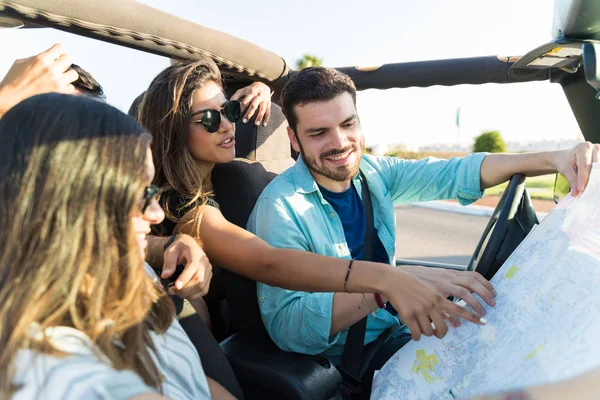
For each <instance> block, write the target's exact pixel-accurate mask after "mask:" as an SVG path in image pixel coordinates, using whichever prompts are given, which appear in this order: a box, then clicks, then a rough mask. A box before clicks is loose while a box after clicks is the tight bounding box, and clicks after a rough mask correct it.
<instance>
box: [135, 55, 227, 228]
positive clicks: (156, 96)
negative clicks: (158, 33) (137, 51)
mask: <svg viewBox="0 0 600 400" xmlns="http://www.w3.org/2000/svg"><path fill="white" fill-rule="evenodd" d="M209 81H212V82H215V83H216V84H217V85H219V86H222V83H221V73H220V72H219V69H218V68H217V65H216V64H215V63H214V62H213V61H212V60H211V59H210V58H201V59H199V60H195V61H182V62H180V63H177V64H175V65H173V66H171V67H168V68H167V69H165V70H164V71H162V72H161V73H160V74H158V76H156V78H154V80H153V81H152V83H151V84H150V86H149V87H148V90H146V93H145V94H144V96H143V98H142V100H141V102H140V104H139V106H138V112H137V120H138V121H139V122H140V124H142V125H143V126H144V127H145V128H146V129H147V130H148V131H149V132H150V133H151V134H152V155H153V157H154V165H155V168H156V176H155V179H154V181H155V184H157V185H158V186H161V187H165V188H166V189H171V190H172V191H174V192H176V193H177V194H178V195H179V196H181V197H183V198H184V199H186V202H185V204H184V205H183V207H182V208H186V209H193V208H195V209H196V211H197V214H196V215H195V217H194V218H193V219H192V220H193V221H195V222H196V224H198V223H199V221H200V218H199V216H200V215H199V213H200V211H201V209H202V207H200V205H202V204H203V203H204V202H205V200H206V196H207V195H209V193H206V192H205V191H203V187H204V186H205V180H206V179H210V176H207V171H206V170H205V169H204V168H203V167H202V166H201V165H199V164H198V163H197V162H196V160H195V159H194V157H193V156H192V154H191V153H190V151H189V149H188V145H187V143H188V134H189V118H190V112H191V107H192V98H193V96H194V92H195V91H196V90H197V89H199V88H201V87H202V86H203V85H204V84H205V83H206V82H209ZM168 193H169V192H167V195H168ZM166 200H167V201H165V203H164V205H165V213H166V216H167V218H169V219H170V220H172V221H174V222H177V221H178V218H177V216H176V215H175V214H176V213H174V211H175V212H176V211H178V210H170V209H169V202H168V198H166ZM197 228H198V225H196V227H195V229H197Z"/></svg>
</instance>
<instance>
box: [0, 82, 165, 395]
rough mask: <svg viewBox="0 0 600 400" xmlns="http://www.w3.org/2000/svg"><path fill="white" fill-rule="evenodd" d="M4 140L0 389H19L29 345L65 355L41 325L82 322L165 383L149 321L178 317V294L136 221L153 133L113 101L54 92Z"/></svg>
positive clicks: (120, 357) (116, 356) (3, 125)
mask: <svg viewBox="0 0 600 400" xmlns="http://www.w3.org/2000/svg"><path fill="white" fill-rule="evenodd" d="M0 140H1V142H2V145H1V146H0V282H1V283H2V286H1V287H0V371H2V374H0V397H3V396H6V397H10V395H11V393H12V392H13V391H14V390H15V387H14V386H13V381H12V380H13V374H14V365H13V363H14V359H15V356H16V354H17V352H18V351H19V350H20V349H32V350H34V351H37V352H42V353H47V354H51V355H56V356H62V355H63V354H62V353H61V352H60V351H58V350H57V349H56V348H54V347H53V345H52V343H51V342H50V341H49V340H48V339H47V338H44V339H42V340H38V339H35V338H33V337H32V336H31V335H30V334H28V330H29V329H30V328H31V327H32V325H37V326H39V328H40V330H41V331H42V332H44V329H46V328H48V327H53V326H69V327H73V328H75V329H77V330H79V331H81V332H83V333H85V334H86V335H88V336H89V337H90V339H91V341H92V342H93V343H94V344H95V345H96V346H97V347H98V349H99V350H100V351H101V352H102V353H104V355H106V356H107V357H108V358H109V359H110V361H111V363H112V365H113V367H114V368H116V369H119V370H121V369H131V370H133V371H134V372H136V373H137V374H138V375H139V376H141V377H142V378H143V380H144V381H145V382H146V383H147V384H148V385H150V386H153V387H155V388H160V376H159V373H158V370H157V368H156V366H155V364H154V362H153V360H152V358H151V355H150V354H151V352H152V351H153V350H154V347H153V344H152V340H151V338H150V335H149V331H150V330H154V331H156V332H158V333H162V332H164V331H166V329H168V327H169V326H170V324H171V322H172V319H173V306H172V305H171V304H170V299H169V298H168V296H167V295H166V294H165V293H164V290H162V289H161V288H159V287H157V286H156V285H155V284H154V283H153V282H152V280H151V279H150V278H149V277H148V275H147V274H146V272H145V270H144V265H143V260H142V259H141V256H140V252H139V247H138V245H137V244H136V241H135V236H134V232H133V227H132V222H131V219H132V217H133V216H134V215H135V214H134V213H139V212H140V209H139V207H140V199H141V195H142V192H143V187H144V185H145V184H146V182H145V179H147V178H146V177H145V176H144V174H145V172H144V171H145V157H146V153H147V149H148V146H149V145H150V141H151V138H150V136H149V135H148V134H147V133H145V132H144V130H143V128H142V127H141V126H139V125H138V124H137V123H136V122H135V121H134V120H133V119H131V118H129V117H127V116H126V115H124V114H123V113H121V112H120V111H118V110H116V109H115V108H113V107H110V106H108V105H106V104H104V103H100V102H98V101H95V100H91V99H88V98H84V97H83V96H78V97H75V96H67V95H61V94H46V95H40V96H35V97H32V98H30V99H28V100H25V101H23V102H22V103H20V104H18V105H17V106H15V107H14V108H13V109H11V110H10V111H9V112H8V113H6V114H5V115H4V116H3V117H2V119H0ZM115 339H118V340H119V341H120V343H117V344H116V343H115Z"/></svg>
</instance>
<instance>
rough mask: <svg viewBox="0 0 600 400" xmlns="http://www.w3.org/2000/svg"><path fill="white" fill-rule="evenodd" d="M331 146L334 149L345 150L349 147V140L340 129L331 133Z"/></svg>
mask: <svg viewBox="0 0 600 400" xmlns="http://www.w3.org/2000/svg"><path fill="white" fill-rule="evenodd" d="M330 145H331V147H332V148H334V149H343V148H344V147H346V146H347V145H348V138H347V137H346V134H345V133H344V132H343V131H342V130H341V129H340V128H339V127H338V128H335V129H333V130H332V131H331V135H330Z"/></svg>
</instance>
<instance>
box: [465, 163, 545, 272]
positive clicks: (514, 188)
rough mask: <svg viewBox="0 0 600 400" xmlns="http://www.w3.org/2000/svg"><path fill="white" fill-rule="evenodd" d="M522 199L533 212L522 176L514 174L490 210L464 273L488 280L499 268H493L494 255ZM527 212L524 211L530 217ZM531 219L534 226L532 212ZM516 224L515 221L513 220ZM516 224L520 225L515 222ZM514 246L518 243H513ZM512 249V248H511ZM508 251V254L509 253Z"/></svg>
mask: <svg viewBox="0 0 600 400" xmlns="http://www.w3.org/2000/svg"><path fill="white" fill-rule="evenodd" d="M524 199H525V200H526V202H527V204H526V205H524V206H525V207H529V209H531V210H533V207H531V201H530V199H529V195H528V194H527V191H526V189H525V176H524V175H523V174H517V175H514V176H513V177H512V178H511V179H510V182H509V184H508V186H507V188H506V189H505V190H504V193H503V194H502V197H501V198H500V201H499V202H498V205H497V206H496V208H495V209H494V212H493V213H492V216H491V218H490V220H489V222H488V224H487V226H486V228H485V230H484V232H483V234H482V236H481V239H479V243H478V244H477V247H476V248H475V252H474V253H473V257H472V258H471V261H470V262H469V265H468V267H467V271H477V272H479V273H480V274H481V275H483V277H484V278H486V279H488V280H490V279H491V278H492V277H493V276H494V274H495V273H496V271H497V270H498V269H499V268H500V266H501V265H496V264H498V263H497V255H498V252H499V251H500V248H501V246H502V244H503V243H504V241H505V239H506V234H507V232H508V230H509V229H510V227H511V225H512V223H513V222H514V221H515V220H516V218H515V215H516V214H517V212H518V211H519V208H520V207H519V206H520V205H521V204H522V202H523V200H524ZM529 209H527V210H526V211H527V212H529V214H531V212H530V211H529ZM533 218H534V219H535V223H537V217H535V212H534V211H533ZM517 222H519V221H518V220H517ZM519 224H520V222H519ZM521 228H523V230H524V231H525V234H527V233H529V230H530V228H529V229H527V228H525V227H523V226H521ZM517 245H518V243H517ZM511 250H512V249H511ZM511 252H512V251H511Z"/></svg>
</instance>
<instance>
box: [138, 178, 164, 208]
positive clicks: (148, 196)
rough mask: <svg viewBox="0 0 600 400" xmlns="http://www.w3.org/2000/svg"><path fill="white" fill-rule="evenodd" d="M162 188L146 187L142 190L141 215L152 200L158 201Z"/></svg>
mask: <svg viewBox="0 0 600 400" xmlns="http://www.w3.org/2000/svg"><path fill="white" fill-rule="evenodd" d="M162 192H163V190H162V188H159V187H158V186H156V185H148V186H146V187H145V188H144V199H143V203H142V204H143V205H142V214H144V213H145V212H146V209H147V208H148V207H149V206H150V204H152V200H156V201H158V200H160V195H161V194H162Z"/></svg>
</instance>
